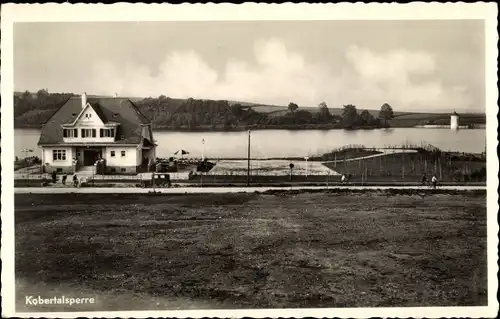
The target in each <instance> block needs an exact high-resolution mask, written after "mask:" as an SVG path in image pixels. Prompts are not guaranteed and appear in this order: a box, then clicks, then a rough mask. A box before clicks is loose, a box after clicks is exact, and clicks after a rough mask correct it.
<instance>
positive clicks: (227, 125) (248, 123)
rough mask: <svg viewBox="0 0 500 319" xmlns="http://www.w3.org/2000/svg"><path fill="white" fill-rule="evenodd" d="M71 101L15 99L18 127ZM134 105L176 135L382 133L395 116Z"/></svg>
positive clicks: (159, 102)
mask: <svg viewBox="0 0 500 319" xmlns="http://www.w3.org/2000/svg"><path fill="white" fill-rule="evenodd" d="M71 96H75V95H74V94H71V93H49V92H48V91H47V90H39V91H38V92H37V93H35V94H33V93H30V92H28V91H26V92H24V93H22V94H15V95H14V116H15V125H16V127H40V126H41V124H43V123H44V122H46V121H47V120H48V118H49V117H50V116H51V115H52V114H53V113H54V112H55V111H56V110H57V108H59V107H60V106H61V105H62V104H63V103H64V102H65V101H66V100H67V99H68V98H70V97H71ZM134 104H135V105H136V106H137V107H138V108H139V110H140V111H141V112H143V113H144V115H145V116H146V117H147V118H149V119H150V120H151V121H152V123H153V127H155V128H157V129H173V130H237V129H247V128H253V129H259V128H260V129H265V128H286V129H307V128H325V129H328V128H344V129H357V128H379V127H386V126H388V125H389V120H390V119H392V118H393V117H394V113H393V110H392V107H391V106H390V105H388V104H384V105H382V107H381V109H380V112H379V115H378V117H374V116H373V115H372V114H371V113H370V112H369V111H366V110H364V111H362V112H361V113H359V112H358V110H357V109H356V106H354V105H344V106H343V108H342V113H341V115H333V114H331V113H330V111H329V109H328V106H327V105H326V103H324V102H322V103H320V104H319V105H318V109H317V110H313V111H312V112H311V111H309V110H307V109H304V108H302V109H301V108H299V106H298V105H297V104H296V103H293V102H290V103H289V104H288V108H287V110H286V111H284V112H282V113H284V114H280V115H273V114H270V113H261V112H257V111H255V110H254V109H253V108H252V107H251V106H246V105H242V104H240V103H234V104H232V103H229V102H228V101H226V100H202V99H193V98H189V99H173V98H169V97H166V96H164V95H160V96H159V97H156V98H153V97H148V98H144V99H141V100H137V101H135V102H134ZM308 109H310V108H308Z"/></svg>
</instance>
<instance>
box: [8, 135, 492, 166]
mask: <svg viewBox="0 0 500 319" xmlns="http://www.w3.org/2000/svg"><path fill="white" fill-rule="evenodd" d="M39 136H40V130H38V129H15V131H14V147H15V155H16V156H19V157H24V154H23V153H22V149H24V148H31V149H33V150H34V153H33V155H37V156H40V154H41V152H40V149H39V148H38V147H37V142H38V138H39ZM154 138H155V139H156V141H157V144H158V148H157V151H156V154H157V156H159V157H169V156H172V155H173V153H174V152H175V151H176V150H178V149H184V150H187V151H189V152H190V155H189V156H194V157H201V156H202V154H203V152H204V153H205V156H206V157H207V158H212V159H213V158H245V157H246V154H247V142H248V132H168V131H156V132H154ZM485 139H486V130H485V129H474V130H458V131H453V130H450V129H428V128H393V129H378V130H355V131H345V130H326V131H322V130H298V131H287V130H261V131H252V132H251V155H252V157H253V158H269V157H299V156H307V155H315V154H322V153H324V152H327V151H329V150H331V149H334V148H337V147H341V146H345V145H352V144H357V145H364V146H366V147H386V146H394V145H402V144H407V143H411V144H416V145H421V144H422V143H424V144H432V145H434V146H437V147H439V148H440V149H442V150H451V151H458V152H472V153H481V152H483V151H484V149H485V143H486V140H485ZM203 140H204V141H205V143H202V141H203Z"/></svg>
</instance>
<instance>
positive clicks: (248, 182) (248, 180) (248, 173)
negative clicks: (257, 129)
mask: <svg viewBox="0 0 500 319" xmlns="http://www.w3.org/2000/svg"><path fill="white" fill-rule="evenodd" d="M247 186H250V130H248V156H247Z"/></svg>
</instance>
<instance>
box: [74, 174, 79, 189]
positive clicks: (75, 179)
mask: <svg viewBox="0 0 500 319" xmlns="http://www.w3.org/2000/svg"><path fill="white" fill-rule="evenodd" d="M73 186H75V187H78V176H76V174H75V175H73Z"/></svg>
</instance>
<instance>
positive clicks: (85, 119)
mask: <svg viewBox="0 0 500 319" xmlns="http://www.w3.org/2000/svg"><path fill="white" fill-rule="evenodd" d="M72 128H74V129H77V130H78V137H65V138H64V142H66V143H93V142H101V143H112V142H114V141H115V138H114V137H101V135H100V129H109V128H110V127H106V126H105V125H104V123H103V122H102V121H101V119H100V118H99V116H98V115H97V113H96V112H95V111H94V109H93V108H92V107H91V106H90V105H89V106H88V107H87V108H86V109H85V111H84V112H83V114H82V115H81V117H80V118H79V119H78V121H77V122H76V124H75V126H74V127H72ZM82 129H95V130H96V137H82Z"/></svg>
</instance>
